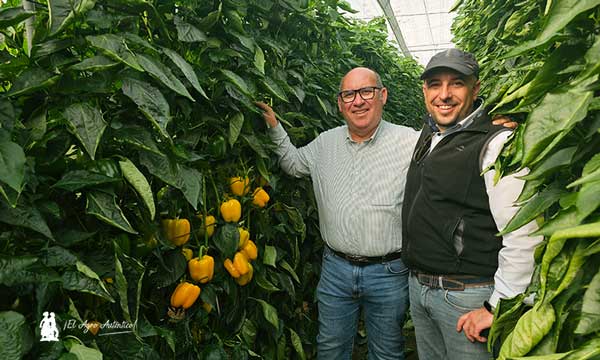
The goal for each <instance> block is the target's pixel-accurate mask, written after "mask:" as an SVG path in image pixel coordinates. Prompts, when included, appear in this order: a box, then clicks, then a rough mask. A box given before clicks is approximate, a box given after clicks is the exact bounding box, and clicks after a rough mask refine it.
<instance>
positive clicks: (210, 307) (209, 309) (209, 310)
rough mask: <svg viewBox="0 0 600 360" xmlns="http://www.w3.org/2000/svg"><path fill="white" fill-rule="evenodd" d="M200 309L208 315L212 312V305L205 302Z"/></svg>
mask: <svg viewBox="0 0 600 360" xmlns="http://www.w3.org/2000/svg"><path fill="white" fill-rule="evenodd" d="M202 307H203V308H204V311H206V312H207V313H209V314H210V312H211V311H212V305H211V304H209V303H207V302H203V303H202Z"/></svg>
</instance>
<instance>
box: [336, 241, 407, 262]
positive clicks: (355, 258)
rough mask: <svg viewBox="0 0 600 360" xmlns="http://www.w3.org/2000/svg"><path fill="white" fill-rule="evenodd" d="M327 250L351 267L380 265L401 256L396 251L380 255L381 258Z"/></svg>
mask: <svg viewBox="0 0 600 360" xmlns="http://www.w3.org/2000/svg"><path fill="white" fill-rule="evenodd" d="M328 248H329V250H331V252H332V253H334V254H335V255H336V256H339V257H341V258H342V259H344V260H346V261H348V262H349V263H350V264H352V265H357V266H365V265H371V264H381V263H384V262H388V261H392V260H396V259H399V258H400V256H402V255H401V253H400V251H396V252H393V253H389V254H385V255H381V256H363V255H350V254H344V253H343V252H340V251H337V250H333V249H332V248H330V247H329V246H328Z"/></svg>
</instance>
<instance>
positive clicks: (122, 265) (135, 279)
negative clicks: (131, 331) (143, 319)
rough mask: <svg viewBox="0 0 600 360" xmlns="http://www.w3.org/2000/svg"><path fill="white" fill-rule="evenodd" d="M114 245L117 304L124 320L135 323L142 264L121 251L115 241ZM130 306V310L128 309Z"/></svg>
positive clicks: (139, 295)
mask: <svg viewBox="0 0 600 360" xmlns="http://www.w3.org/2000/svg"><path fill="white" fill-rule="evenodd" d="M113 244H114V247H115V287H116V288H117V292H118V294H119V304H120V305H121V310H123V316H124V318H125V320H127V321H129V323H130V324H135V323H137V320H138V314H139V307H140V297H141V292H142V280H143V277H144V271H145V268H144V266H143V265H142V264H141V263H140V262H139V261H138V260H136V259H135V258H132V257H129V256H127V255H126V254H124V253H123V250H122V249H121V248H120V247H119V245H118V244H117V243H116V242H113ZM130 307H132V308H133V309H132V311H131V310H130Z"/></svg>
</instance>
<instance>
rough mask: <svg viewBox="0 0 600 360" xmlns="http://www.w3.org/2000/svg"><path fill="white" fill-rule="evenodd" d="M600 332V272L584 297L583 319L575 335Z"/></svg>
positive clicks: (593, 279) (581, 318)
mask: <svg viewBox="0 0 600 360" xmlns="http://www.w3.org/2000/svg"><path fill="white" fill-rule="evenodd" d="M598 331H600V272H597V273H596V275H594V277H593V278H592V281H590V283H589V285H588V287H587V290H586V291H585V294H584V295H583V305H582V307H581V317H580V319H579V324H578V325H577V328H576V329H575V333H576V334H580V335H587V334H591V333H593V332H598Z"/></svg>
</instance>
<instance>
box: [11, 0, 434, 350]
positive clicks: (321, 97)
mask: <svg viewBox="0 0 600 360" xmlns="http://www.w3.org/2000/svg"><path fill="white" fill-rule="evenodd" d="M346 10H349V6H348V4H347V3H346V2H344V1H339V0H310V1H309V0H251V1H246V0H243V1H242V0H208V1H205V0H203V1H198V0H184V1H170V0H161V1H147V0H136V1H130V0H115V1H104V0H76V1H71V0H41V1H39V2H36V3H35V11H25V10H23V8H22V7H21V2H20V1H17V0H9V1H8V2H7V3H5V4H3V5H2V6H0V194H1V195H0V249H1V251H0V254H1V255H0V292H1V293H2V294H3V296H1V297H0V319H1V320H2V324H3V329H8V330H9V331H7V332H2V334H0V344H2V346H0V354H1V355H0V357H1V358H3V359H18V358H21V357H23V356H26V357H28V358H59V357H61V356H64V358H67V357H70V358H73V357H76V358H81V359H95V358H101V357H102V356H104V357H105V358H109V359H130V358H145V359H159V358H177V359H184V358H195V359H198V358H200V359H204V358H210V359H221V358H234V359H245V358H248V357H253V356H255V355H256V354H259V355H260V356H262V357H263V358H265V359H290V358H299V359H304V358H312V357H314V354H315V338H316V329H317V324H316V318H317V315H316V305H315V299H314V289H315V287H316V283H317V280H318V277H319V271H320V268H319V267H320V253H321V248H322V240H321V238H320V235H319V232H318V221H317V214H316V211H315V207H316V205H315V201H314V197H313V195H312V187H311V185H310V182H309V180H307V179H300V180H298V179H291V178H289V177H287V176H285V175H283V174H282V173H281V171H280V170H279V168H278V165H277V159H276V157H275V156H274V154H273V152H272V151H271V149H272V146H273V145H272V144H271V143H270V141H269V140H268V137H267V136H266V134H265V131H264V130H265V129H264V121H263V119H262V116H261V114H260V112H259V111H258V110H257V108H256V107H255V105H254V102H255V101H267V102H271V103H272V104H273V106H274V108H275V110H276V111H277V112H278V114H279V116H280V118H281V119H282V122H284V124H285V126H286V128H287V129H288V131H289V133H290V135H291V137H292V139H293V141H294V142H295V143H296V144H297V145H303V144H305V143H307V142H309V141H310V140H312V139H313V138H314V137H315V136H316V135H317V134H318V133H320V132H321V131H323V130H325V129H329V128H332V127H334V126H337V125H339V124H342V123H343V119H342V118H341V117H340V116H339V114H338V111H337V102H336V93H337V91H338V86H339V81H340V78H341V76H342V75H343V74H344V73H345V72H347V71H348V70H350V69H351V68H352V67H355V66H368V67H371V68H373V69H375V70H377V71H378V72H379V73H380V74H381V75H382V78H383V82H384V84H385V85H386V86H387V87H388V89H389V93H390V98H389V101H388V105H387V111H386V113H385V118H386V119H388V120H390V121H392V122H396V123H404V124H407V125H409V126H416V125H417V124H419V119H420V116H421V113H422V110H421V94H420V92H421V91H420V89H419V86H418V83H419V81H418V75H419V72H420V66H419V65H418V64H417V63H416V62H415V61H414V60H411V59H405V58H402V57H400V56H399V55H398V52H397V50H396V49H395V48H394V47H393V46H391V45H390V44H388V43H387V35H386V28H385V23H384V22H383V20H381V19H377V20H374V21H372V22H369V23H364V22H358V21H354V20H349V19H348V18H346V17H345V16H344V15H342V13H343V12H344V11H346ZM26 24H29V26H26ZM28 28H29V29H31V30H33V31H32V32H31V33H30V34H31V35H32V37H31V39H32V40H31V44H30V45H31V51H30V52H29V50H28V48H29V46H28V44H27V36H26V34H27V29H28ZM240 175H248V176H249V178H250V179H251V181H252V183H251V187H252V189H251V190H253V189H254V188H255V187H256V186H258V184H259V183H261V181H262V180H266V181H268V185H264V186H265V187H266V190H267V191H268V192H269V195H270V197H271V201H270V203H269V205H268V206H267V207H266V208H264V209H261V208H257V207H255V206H253V205H252V197H251V195H252V191H251V192H250V193H249V194H248V195H245V196H242V197H239V198H238V200H240V202H241V203H242V206H243V213H242V219H241V222H240V224H239V225H243V226H245V227H247V228H248V229H249V231H250V234H251V239H252V240H253V241H254V242H255V243H256V244H257V247H258V252H259V256H258V259H257V260H255V261H254V262H253V267H254V277H253V279H252V281H251V282H250V283H249V284H248V285H246V286H243V287H241V286H239V285H237V284H236V283H235V282H234V280H233V279H232V278H231V277H230V276H229V275H228V274H227V272H226V271H225V270H224V268H223V265H222V264H223V261H224V260H225V258H226V257H228V256H231V253H232V252H233V251H234V250H235V248H236V245H237V242H238V236H239V235H238V231H237V224H235V225H234V224H226V223H225V222H224V221H223V220H222V219H221V218H220V216H219V212H218V208H219V205H220V203H221V201H222V200H223V199H224V197H225V196H226V195H227V194H228V192H229V185H228V178H229V177H231V176H240ZM261 179H262V180H261ZM229 196H231V195H229ZM200 213H202V214H211V215H214V216H216V218H217V226H216V231H215V234H214V235H213V237H211V238H208V236H205V235H204V231H203V230H202V228H203V226H202V224H201V218H203V216H200V217H199V216H198V215H199V214H200ZM174 217H180V218H187V219H189V220H190V222H191V229H192V230H191V234H190V238H191V239H190V241H189V243H188V244H187V246H189V247H190V248H192V249H193V250H194V254H195V255H197V254H198V253H199V252H201V251H208V253H209V254H211V255H212V256H214V257H215V262H216V266H215V276H214V278H213V280H212V281H211V282H209V283H208V284H205V285H204V284H203V285H201V287H202V294H201V299H200V300H199V301H198V302H197V303H196V304H195V305H194V306H192V307H191V308H190V309H188V310H187V311H186V312H185V314H181V313H179V314H177V313H176V312H174V311H169V298H170V295H171V293H172V291H173V289H174V288H175V287H176V285H177V283H178V282H179V281H180V280H182V279H188V280H189V277H188V276H187V275H186V273H187V266H186V262H185V259H184V257H183V255H182V253H181V249H179V248H176V247H175V246H173V245H172V244H171V243H170V242H169V241H168V239H167V238H166V237H165V235H164V233H163V231H162V228H161V219H163V218H174ZM202 249H204V250H202ZM202 303H208V304H210V305H211V306H212V311H211V312H207V311H206V310H205V308H204V307H203V306H201V305H202ZM44 311H50V312H54V313H55V314H56V322H57V324H58V325H59V330H60V339H61V341H59V342H39V341H38V340H39V338H40V328H39V324H40V321H41V320H42V316H43V315H42V314H43V312H44ZM92 320H95V321H99V322H101V323H103V324H104V323H105V322H106V321H110V322H112V321H118V322H121V321H126V322H128V323H131V324H136V326H135V328H134V329H133V331H132V332H130V333H124V334H118V335H110V336H108V333H109V332H111V331H116V330H115V329H110V328H107V327H105V328H102V329H101V330H100V333H99V334H98V336H94V335H93V334H91V333H90V332H88V331H85V330H86V328H85V327H83V326H80V325H81V324H82V323H84V322H85V321H92ZM69 324H70V325H69ZM102 334H104V335H107V336H100V335H102ZM32 345H35V346H32ZM67 353H69V355H67Z"/></svg>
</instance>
